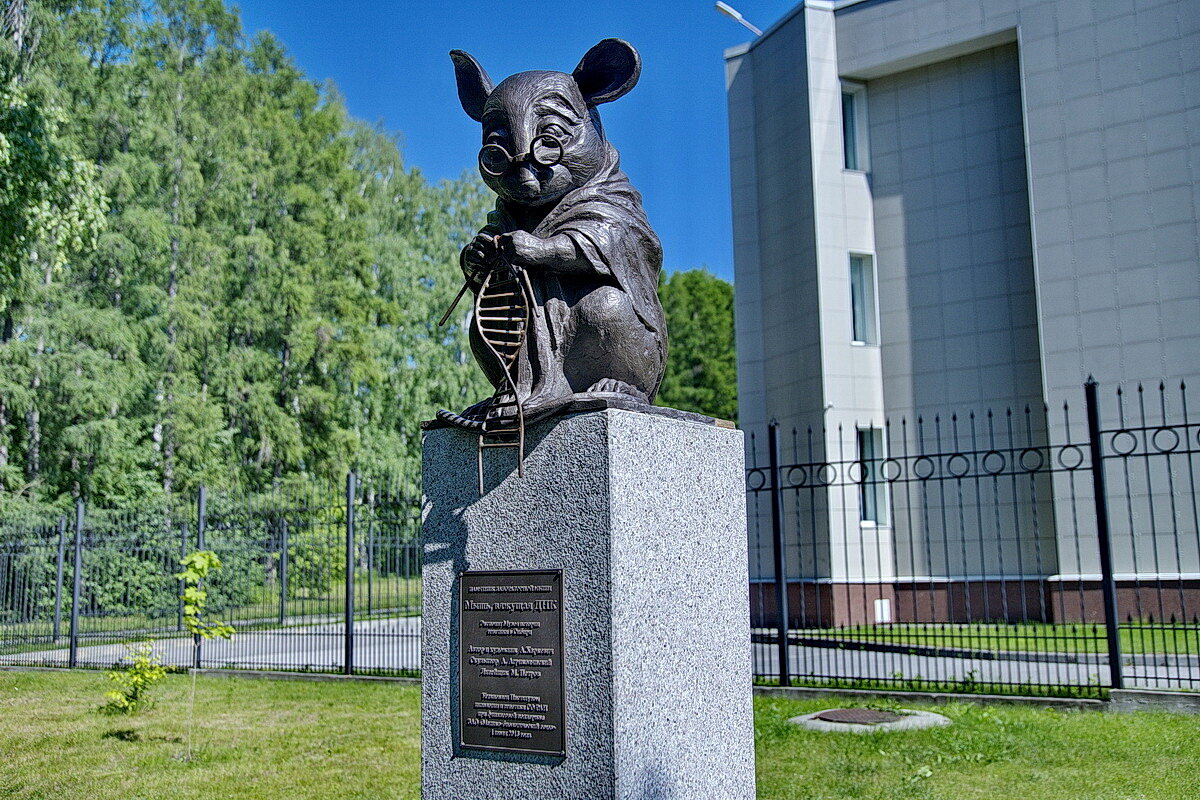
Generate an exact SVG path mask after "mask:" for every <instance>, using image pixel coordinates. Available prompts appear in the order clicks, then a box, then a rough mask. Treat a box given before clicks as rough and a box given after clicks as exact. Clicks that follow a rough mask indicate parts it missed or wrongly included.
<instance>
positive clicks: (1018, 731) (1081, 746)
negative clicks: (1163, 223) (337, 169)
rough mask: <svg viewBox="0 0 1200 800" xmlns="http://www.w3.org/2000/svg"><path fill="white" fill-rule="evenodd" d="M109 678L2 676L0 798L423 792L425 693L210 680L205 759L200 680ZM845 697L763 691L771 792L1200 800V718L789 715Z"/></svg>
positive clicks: (763, 789) (798, 799)
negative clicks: (144, 694)
mask: <svg viewBox="0 0 1200 800" xmlns="http://www.w3.org/2000/svg"><path fill="white" fill-rule="evenodd" d="M106 684H107V681H106V680H105V679H104V676H103V675H102V674H100V673H93V672H74V673H46V672H0V797H4V798H13V799H14V800H16V799H17V798H19V799H20V800H32V799H33V798H38V799H41V798H45V799H46V800H50V799H51V798H53V799H54V800H59V798H75V797H80V798H82V797H88V798H95V799H96V800H108V799H109V798H112V800H117V798H120V800H139V799H141V800H160V799H161V798H181V797H187V798H205V799H207V798H212V799H213V800H216V799H217V798H222V799H224V798H238V800H306V799H307V798H312V800H339V799H340V798H362V799H363V800H388V799H389V798H414V800H415V798H417V797H418V796H419V793H420V792H419V781H420V769H419V748H420V743H419V735H418V731H419V727H420V724H419V717H420V712H419V690H418V688H417V687H415V686H410V685H397V684H388V683H361V682H326V683H308V682H299V681H265V680H264V681H251V680H239V679H231V678H214V677H201V678H200V682H199V690H198V694H197V706H196V709H197V714H196V730H195V734H194V737H195V743H196V755H195V757H194V759H193V760H192V761H191V762H187V761H184V760H182V759H181V755H182V753H183V750H184V744H183V737H184V733H185V721H184V709H185V699H186V694H187V687H188V679H187V678H186V677H185V676H170V677H169V678H168V679H167V683H166V684H165V685H164V687H163V688H161V689H160V690H159V691H158V696H159V698H160V700H159V703H158V705H157V706H156V707H155V708H153V709H151V710H150V711H149V712H146V713H144V714H141V715H138V716H134V717H111V716H106V715H102V714H99V713H97V712H96V708H97V707H98V706H99V705H100V703H101V701H102V698H101V695H102V693H103V691H104V689H105V688H106ZM830 704H831V701H828V700H823V701H822V700H806V701H793V700H786V699H780V698H772V697H759V698H757V699H756V703H755V712H756V720H757V723H756V724H757V732H756V733H757V735H756V738H757V751H758V781H759V791H758V796H759V797H761V798H780V799H781V800H782V799H783V798H786V799H787V800H802V799H810V800H817V798H822V799H824V800H834V799H835V798H879V800H884V799H885V798H887V800H891V799H892V798H923V799H928V800H942V799H945V800H971V799H972V798H978V799H979V800H994V799H995V798H1008V797H1011V798H1022V800H1042V799H1045V800H1050V799H1053V800H1121V799H1126V800H1133V799H1134V798H1137V799H1138V800H1174V798H1179V800H1185V798H1186V800H1192V799H1193V798H1195V797H1196V794H1197V793H1196V788H1197V785H1200V767H1197V766H1196V765H1197V764H1200V736H1197V733H1200V720H1198V719H1197V718H1195V717H1182V716H1173V715H1168V714H1161V713H1139V714H1128V715H1117V714H1107V713H1098V712H1093V711H1054V710H1048V709H1043V708H1037V707H1025V706H990V707H985V706H973V705H969V704H951V705H947V706H938V707H931V708H935V710H938V711H940V712H942V713H944V714H946V715H947V716H949V717H951V718H952V719H953V720H954V722H955V725H953V726H952V727H949V728H940V729H934V730H927V731H911V732H898V733H876V734H871V735H867V736H853V735H848V734H842V735H831V734H821V733H815V732H811V731H805V730H801V729H799V728H796V727H794V726H791V725H788V724H787V721H786V720H787V719H788V718H789V717H792V716H795V715H797V714H802V713H805V712H809V711H816V710H818V709H821V708H826V707H828V706H829V705H830Z"/></svg>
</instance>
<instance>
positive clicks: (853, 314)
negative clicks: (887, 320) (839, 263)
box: [846, 252, 879, 346]
mask: <svg viewBox="0 0 1200 800" xmlns="http://www.w3.org/2000/svg"><path fill="white" fill-rule="evenodd" d="M856 265H858V270H857V272H858V273H859V274H858V275H856V274H855V272H856V269H855V267H856ZM846 272H847V275H848V276H849V279H850V344H853V345H859V346H868V345H869V346H878V345H879V278H878V276H877V275H876V272H877V271H876V269H875V256H873V255H872V254H870V253H856V252H852V253H850V254H849V256H848V257H847V259H846ZM863 273H865V274H863ZM856 297H858V298H859V302H857V303H856V302H855V298H856ZM859 322H861V323H862V325H861V328H862V330H861V331H860V329H859V328H860V326H859ZM860 333H865V334H866V335H865V336H860V335H859V334H860Z"/></svg>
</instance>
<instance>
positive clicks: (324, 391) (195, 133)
mask: <svg viewBox="0 0 1200 800" xmlns="http://www.w3.org/2000/svg"><path fill="white" fill-rule="evenodd" d="M30 8H33V9H35V10H36V13H35V14H34V15H33V16H32V17H31V18H30V25H31V26H32V28H36V33H37V37H34V38H39V39H40V42H41V43H40V45H39V46H38V47H37V48H36V50H34V49H33V48H31V47H30V48H25V49H24V50H22V52H21V53H20V54H19V55H20V58H19V59H18V58H17V54H11V55H13V59H15V60H13V59H10V60H11V61H12V63H13V64H18V63H19V65H20V71H19V77H18V78H14V79H12V80H7V81H6V82H0V93H4V94H3V97H4V98H6V99H5V100H4V102H3V103H0V134H3V136H5V137H8V138H5V139H3V141H5V142H8V144H6V145H4V147H7V148H8V149H7V150H5V151H4V153H7V155H3V154H0V296H2V297H5V298H13V300H12V301H11V302H8V305H7V307H4V305H3V303H0V503H8V502H9V501H7V500H5V496H6V495H7V496H10V497H11V496H21V497H27V498H30V500H31V501H32V502H37V503H47V502H50V503H53V502H56V501H59V500H60V499H63V498H71V497H76V496H85V497H87V498H88V499H89V501H91V502H92V505H93V506H94V505H98V504H105V505H110V506H117V507H129V506H134V505H136V506H140V507H147V506H151V505H155V506H166V505H170V504H171V503H173V502H178V498H179V497H180V495H183V496H184V497H187V496H190V494H191V493H192V492H194V490H195V489H196V487H197V486H199V485H201V484H204V485H207V486H209V487H210V488H211V489H213V490H220V489H237V490H239V491H246V492H266V491H271V490H275V489H278V488H280V487H285V486H288V485H294V484H297V483H302V482H305V481H311V480H317V481H320V482H329V481H332V480H340V479H341V477H342V476H343V475H344V474H345V472H346V470H347V469H348V468H349V467H350V466H357V467H358V468H359V469H360V470H361V471H362V472H364V473H369V474H381V473H388V474H393V475H401V474H403V475H408V476H410V477H408V478H407V479H406V481H407V485H405V486H402V487H398V488H399V489H402V490H404V491H406V492H407V493H408V495H409V496H415V495H416V494H417V493H418V491H419V488H418V487H417V483H416V481H417V474H418V467H419V463H420V431H419V427H418V423H419V421H420V420H421V419H426V418H429V417H430V416H432V414H433V412H434V411H435V410H436V409H437V408H438V407H439V406H441V407H450V408H457V407H461V406H463V405H466V404H468V403H469V402H473V401H475V400H477V399H479V398H480V397H482V396H483V395H484V394H486V393H487V387H486V385H485V381H484V380H483V378H482V376H481V375H480V374H479V371H478V370H477V369H476V368H475V366H474V365H473V364H471V363H469V362H470V359H469V357H468V355H467V354H468V353H469V347H468V346H467V340H466V330H465V325H464V322H465V311H464V314H463V315H462V318H461V319H458V320H455V321H454V324H452V325H450V326H448V327H447V328H442V329H439V328H437V326H436V320H437V318H438V317H439V316H440V314H441V311H442V309H443V308H444V307H445V306H446V305H447V304H448V302H449V300H450V298H451V297H452V296H453V294H454V292H455V291H456V290H457V288H458V285H459V282H460V280H461V275H460V273H459V270H458V267H457V254H458V249H459V247H461V245H462V244H463V243H465V241H466V240H467V239H468V238H469V236H471V235H472V234H473V233H474V231H475V229H476V228H477V227H478V226H479V224H480V222H481V220H482V219H483V218H484V215H485V213H486V210H487V207H488V205H489V202H490V200H489V194H488V192H487V191H486V190H485V189H484V188H483V187H482V185H481V184H480V183H479V181H478V180H476V179H473V178H464V179H462V180H458V181H450V182H444V183H442V184H439V185H431V184H430V183H429V182H428V181H426V180H425V178H424V177H423V176H422V175H420V174H419V173H418V172H417V171H415V170H411V169H406V167H405V165H404V162H403V158H402V157H401V154H400V150H399V147H398V145H397V137H396V136H395V135H393V134H390V133H387V132H385V131H382V130H379V129H376V128H370V127H367V126H364V125H362V124H360V123H358V122H356V121H354V120H352V119H351V118H350V117H349V116H348V115H347V113H346V110H345V106H344V103H343V102H342V100H341V98H340V97H339V96H338V95H337V93H336V91H335V90H334V89H333V88H332V87H329V86H318V85H316V84H314V83H313V82H311V81H309V80H306V79H305V77H304V76H303V74H301V72H300V71H299V70H298V69H297V68H296V67H295V65H294V64H292V62H291V61H290V59H289V58H288V56H287V53H286V51H285V50H284V48H283V46H282V45H281V44H280V43H279V42H278V41H276V40H275V39H273V38H272V37H270V36H269V35H260V36H258V37H255V38H253V39H248V38H246V37H244V36H243V35H242V33H241V25H240V21H239V19H238V16H237V13H236V11H235V10H233V9H231V8H228V7H226V6H225V5H224V4H223V3H221V2H218V0H155V1H154V2H147V3H141V2H137V1H136V0H83V1H82V2H73V3H69V4H68V3H62V4H59V3H50V2H48V0H47V2H42V3H37V2H35V3H30ZM5 42H7V40H5ZM3 46H5V47H7V46H8V45H7V43H6V44H4V45H3ZM11 72H12V73H13V74H17V70H16V67H14V68H13V70H11ZM63 109H70V114H69V115H66V114H64V113H62V110H63ZM5 114H7V115H8V116H4V115H5ZM17 130H20V131H24V133H22V134H21V135H20V137H19V141H18V140H17V139H13V138H12V136H10V135H9V132H10V131H17ZM13 142H16V144H13ZM14 148H16V149H14ZM22 148H24V149H22ZM18 151H20V152H18ZM5 159H7V160H5ZM5 215H7V216H5ZM38 215H40V216H38ZM10 231H11V232H12V233H11V235H9V233H10ZM51 245H53V246H51ZM5 248H8V249H5ZM35 250H36V259H35V258H34V255H33V254H34V251H35ZM227 577H228V576H222V581H221V582H220V584H219V585H220V586H226V585H229V582H228V581H227V580H226V578H227ZM217 588H218V587H217V585H214V586H213V591H214V592H216V591H217Z"/></svg>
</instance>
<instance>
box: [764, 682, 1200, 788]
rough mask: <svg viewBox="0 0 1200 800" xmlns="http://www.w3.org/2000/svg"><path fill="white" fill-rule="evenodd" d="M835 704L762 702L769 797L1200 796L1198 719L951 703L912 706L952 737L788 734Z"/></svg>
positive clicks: (929, 733) (940, 733) (939, 733)
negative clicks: (943, 722) (804, 718)
mask: <svg viewBox="0 0 1200 800" xmlns="http://www.w3.org/2000/svg"><path fill="white" fill-rule="evenodd" d="M830 704H831V701H829V700H809V701H793V700H787V699H781V698H773V697H759V698H757V702H756V704H755V717H756V728H757V730H756V737H757V752H758V764H759V770H758V796H759V797H760V798H777V799H778V800H785V799H786V800H835V799H837V800H840V799H841V798H856V799H860V800H885V799H886V800H892V799H893V798H913V799H914V800H996V798H1006V797H1012V798H1022V799H1023V800H1177V799H1178V800H1185V799H1186V800H1191V799H1192V798H1195V797H1196V795H1197V787H1198V786H1200V769H1198V768H1197V767H1196V764H1197V763H1200V743H1198V742H1197V738H1196V732H1197V727H1198V726H1197V721H1196V718H1195V717H1184V716H1175V715H1170V714H1165V713H1161V712H1157V713H1149V712H1141V713H1137V714H1109V713H1102V712H1095V711H1059V710H1051V709H1046V708H1039V707H1036V706H1015V705H1012V706H978V705H972V704H967V703H952V704H949V705H945V706H936V707H925V706H919V705H913V706H911V707H915V708H929V709H930V710H934V711H937V712H938V713H941V714H944V715H946V716H947V717H949V718H950V719H951V720H952V721H953V722H954V724H953V725H952V726H950V727H947V728H933V729H927V730H921V731H905V732H896V733H871V734H866V735H862V736H857V735H851V734H836V735H835V734H823V733H818V732H815V731H807V730H803V729H800V728H797V727H795V726H793V725H789V724H788V723H787V720H788V719H789V718H790V717H793V716H796V715H798V714H805V713H809V712H813V711H818V710H821V709H822V708H828V707H829V706H830ZM883 705H884V706H885V707H886V706H887V705H890V704H883Z"/></svg>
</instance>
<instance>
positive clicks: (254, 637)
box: [0, 617, 421, 672]
mask: <svg viewBox="0 0 1200 800" xmlns="http://www.w3.org/2000/svg"><path fill="white" fill-rule="evenodd" d="M342 631H343V626H342V625H341V624H340V623H328V624H323V625H305V626H300V627H292V628H280V629H276V630H266V631H253V630H252V631H240V632H238V633H236V634H234V637H233V638H232V639H229V640H225V639H213V640H209V641H206V642H204V643H203V644H202V646H201V654H202V659H203V660H202V664H203V666H205V667H209V668H213V667H216V668H221V667H232V668H238V669H291V670H296V669H302V670H310V671H313V672H340V671H341V670H342V667H343V665H344V664H345V641H344V639H343V636H342ZM154 648H155V650H156V651H157V652H158V653H159V655H160V657H161V658H162V661H163V664H166V665H168V666H175V667H187V666H190V665H191V663H192V640H191V638H190V637H179V638H171V639H156V640H155V642H154ZM124 655H125V647H124V646H123V645H120V644H101V645H86V644H85V645H81V646H80V648H79V653H78V661H79V664H80V665H81V666H100V667H109V666H111V665H113V664H114V663H116V662H117V661H119V660H121V658H122V657H124ZM68 656H69V652H68V650H67V649H66V648H55V649H52V650H40V651H36V652H29V653H17V654H14V655H5V656H0V664H6V665H17V664H30V665H34V664H40V665H45V666H66V664H67V658H68ZM354 665H355V668H356V669H360V670H415V669H420V666H421V618H420V617H403V618H400V619H376V620H360V621H358V622H355V623H354Z"/></svg>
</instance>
